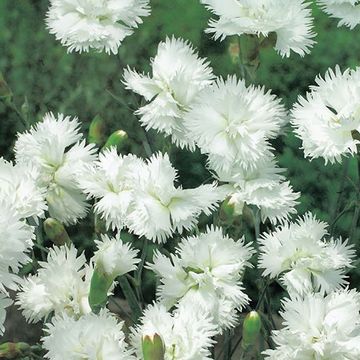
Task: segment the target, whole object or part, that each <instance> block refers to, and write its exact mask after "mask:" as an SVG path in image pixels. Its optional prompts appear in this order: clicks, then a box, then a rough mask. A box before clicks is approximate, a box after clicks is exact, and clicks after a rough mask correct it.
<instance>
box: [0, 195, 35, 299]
mask: <svg viewBox="0 0 360 360" xmlns="http://www.w3.org/2000/svg"><path fill="white" fill-rule="evenodd" d="M34 238H35V236H34V228H33V227H32V226H29V225H27V224H26V223H25V221H23V220H21V216H19V215H18V213H17V212H16V210H15V209H14V208H13V207H12V206H10V205H9V204H8V203H7V202H5V201H3V200H1V201H0V292H1V291H2V292H5V293H7V291H6V289H5V287H6V288H9V289H12V290H16V289H17V283H18V282H19V280H20V279H19V278H18V276H17V275H16V274H17V273H18V271H19V269H20V268H21V267H22V265H24V264H26V263H28V262H29V261H30V257H29V256H28V252H29V251H30V249H31V248H32V245H33V240H34Z"/></svg>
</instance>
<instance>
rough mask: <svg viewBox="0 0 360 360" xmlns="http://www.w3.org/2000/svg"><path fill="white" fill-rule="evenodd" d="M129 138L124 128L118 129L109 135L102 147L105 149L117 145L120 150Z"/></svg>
mask: <svg viewBox="0 0 360 360" xmlns="http://www.w3.org/2000/svg"><path fill="white" fill-rule="evenodd" d="M128 138H129V137H128V134H127V133H126V132H125V131H124V130H116V131H115V132H113V133H112V134H111V135H110V136H109V138H108V139H107V141H106V143H105V145H104V146H103V148H102V149H103V150H104V149H107V148H109V147H112V146H115V147H117V148H118V149H119V150H120V149H121V148H122V147H123V146H124V145H125V143H126V141H127V140H128Z"/></svg>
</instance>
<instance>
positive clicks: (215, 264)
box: [148, 227, 253, 329]
mask: <svg viewBox="0 0 360 360" xmlns="http://www.w3.org/2000/svg"><path fill="white" fill-rule="evenodd" d="M252 254H253V249H252V247H251V246H250V245H249V244H247V245H245V243H244V239H240V240H238V241H234V240H233V239H231V238H229V237H228V236H226V235H224V234H223V231H222V229H220V228H214V227H210V228H208V229H207V231H206V232H205V233H202V234H200V235H198V236H192V237H189V238H186V239H182V241H181V242H180V244H179V245H178V248H177V250H176V254H175V255H174V254H172V255H171V257H170V258H169V257H167V256H165V255H163V254H161V253H160V252H156V253H155V256H154V260H153V261H154V262H153V264H149V265H148V267H149V268H150V269H151V270H153V271H154V272H155V273H156V274H157V275H158V276H159V277H160V281H161V285H160V286H159V287H158V298H159V301H160V302H161V303H163V304H164V305H165V306H166V307H167V308H171V307H172V306H174V305H180V306H183V307H192V306H194V304H198V306H199V307H200V308H202V309H206V310H207V311H208V312H209V313H210V314H211V316H212V317H213V318H214V320H215V323H216V324H217V325H218V326H219V327H220V329H222V328H230V327H233V326H235V325H236V321H237V314H236V310H237V309H239V310H241V309H242V308H243V307H244V306H245V305H246V304H247V303H248V301H249V298H248V296H247V295H246V294H245V293H244V292H243V290H244V289H243V287H242V283H241V279H242V276H243V273H244V270H245V268H246V267H247V266H250V263H249V262H248V261H249V259H250V258H251V256H252Z"/></svg>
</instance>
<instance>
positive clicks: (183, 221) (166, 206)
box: [80, 148, 226, 242]
mask: <svg viewBox="0 0 360 360" xmlns="http://www.w3.org/2000/svg"><path fill="white" fill-rule="evenodd" d="M176 179H177V172H176V170H175V169H174V168H173V166H172V165H171V163H170V160H169V157H168V155H167V154H164V155H163V154H160V153H159V154H155V155H153V156H152V157H151V158H150V159H149V160H148V161H147V162H145V161H143V160H141V159H140V158H138V157H136V156H134V155H127V156H122V155H118V154H117V152H116V149H115V148H111V149H110V150H106V151H104V152H103V153H102V154H100V156H99V160H98V161H97V162H96V163H95V164H94V165H93V166H91V167H89V168H88V175H87V176H84V177H83V178H82V179H80V186H81V187H82V189H83V191H85V193H87V194H89V197H93V198H95V199H99V201H98V202H97V204H96V205H95V212H96V213H98V214H100V215H101V216H102V217H103V218H104V219H105V220H106V222H107V224H108V226H111V227H112V228H114V229H115V228H116V229H119V230H120V229H121V228H122V227H124V226H127V227H128V228H129V230H130V231H131V232H133V233H135V234H136V235H138V236H145V237H146V238H148V239H150V240H154V241H159V242H165V241H166V240H167V239H168V237H169V236H171V235H172V234H173V233H174V232H175V231H178V232H182V230H183V229H187V230H190V229H191V228H192V227H193V226H194V225H195V224H196V223H197V218H198V216H199V215H200V214H201V213H202V212H204V213H205V214H207V215H209V214H210V212H211V211H212V210H214V209H215V207H216V204H217V203H218V202H219V201H222V200H223V199H224V198H225V195H226V192H225V191H224V190H223V189H222V188H218V187H217V186H216V184H215V183H213V184H207V185H201V186H199V187H197V188H195V189H182V188H181V187H175V185H174V182H175V181H176Z"/></svg>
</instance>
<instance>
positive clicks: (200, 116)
mask: <svg viewBox="0 0 360 360" xmlns="http://www.w3.org/2000/svg"><path fill="white" fill-rule="evenodd" d="M184 121H185V126H186V128H187V129H188V131H189V134H190V136H191V138H192V139H193V140H194V141H195V143H196V145H197V146H198V147H199V148H200V150H201V151H202V152H203V153H206V154H208V155H209V159H210V162H211V163H212V166H213V167H214V168H215V169H230V168H231V167H233V166H234V164H236V163H240V164H241V165H242V166H243V167H245V168H247V167H251V166H252V164H254V163H256V162H257V161H258V160H259V159H261V158H262V157H264V156H266V155H267V154H268V152H269V150H270V148H271V146H270V144H269V140H270V139H273V138H275V137H276V136H277V135H278V133H279V131H280V128H281V126H282V125H284V123H285V122H286V111H285V108H284V106H283V105H281V103H280V100H279V99H277V98H276V97H275V96H274V95H271V94H270V92H265V90H264V88H260V87H254V86H249V87H246V85H245V82H244V81H243V80H239V81H238V80H237V79H236V77H235V76H233V77H228V79H227V80H225V81H224V80H222V79H219V80H218V81H217V82H216V83H215V84H213V85H212V86H210V87H208V88H207V89H206V90H205V91H203V92H202V93H201V95H200V96H199V97H198V100H197V102H196V105H194V106H193V107H192V109H191V110H190V111H189V112H188V113H187V114H186V117H185V120H184Z"/></svg>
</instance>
